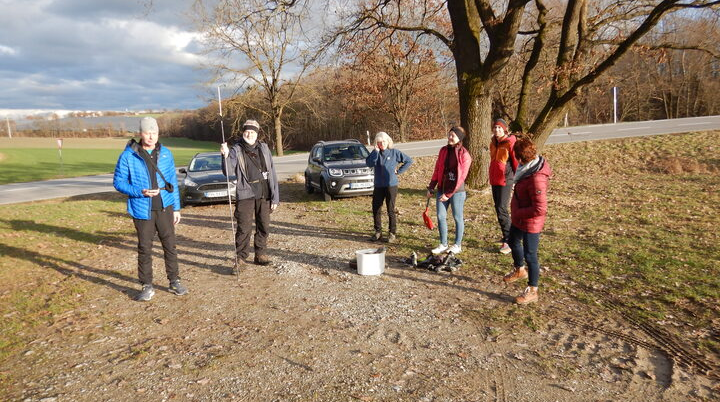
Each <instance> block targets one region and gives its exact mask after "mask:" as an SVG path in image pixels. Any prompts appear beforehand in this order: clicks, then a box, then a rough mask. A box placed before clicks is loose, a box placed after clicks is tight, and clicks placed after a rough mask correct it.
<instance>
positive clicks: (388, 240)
mask: <svg viewBox="0 0 720 402" xmlns="http://www.w3.org/2000/svg"><path fill="white" fill-rule="evenodd" d="M395 240H396V237H395V233H390V234H389V235H388V238H387V242H388V243H395Z"/></svg>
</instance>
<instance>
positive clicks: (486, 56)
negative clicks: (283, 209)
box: [196, 0, 720, 187]
mask: <svg viewBox="0 0 720 402" xmlns="http://www.w3.org/2000/svg"><path fill="white" fill-rule="evenodd" d="M250 3H253V5H252V6H250V9H249V10H248V9H247V8H243V7H244V6H241V5H240V4H239V3H238V0H219V1H217V2H215V3H214V4H215V5H214V6H211V7H208V8H207V9H209V10H211V12H209V13H206V14H205V15H208V16H210V18H207V19H201V20H200V22H201V23H200V24H199V26H198V27H199V30H201V31H203V32H206V35H207V36H206V37H207V38H208V51H209V53H210V54H215V55H216V56H222V58H223V59H224V60H231V61H240V60H242V61H244V62H245V64H244V65H245V66H246V67H245V69H244V70H238V69H236V68H232V67H230V66H229V65H228V64H227V63H225V62H220V63H217V64H214V65H213V68H214V69H215V71H216V72H217V73H218V75H217V77H218V79H219V80H222V79H224V78H226V77H228V75H231V76H234V77H236V78H242V79H243V80H242V81H240V82H239V84H240V87H241V88H243V89H245V92H244V94H241V95H239V97H240V98H242V97H243V96H245V95H246V94H253V93H255V94H257V95H258V96H257V97H256V98H255V100H258V101H264V103H265V104H264V105H262V106H260V107H259V108H258V107H256V106H254V105H251V104H249V103H247V102H245V103H244V104H243V106H244V107H245V109H244V110H241V111H237V112H236V114H237V115H242V114H247V111H248V108H249V109H254V110H270V111H272V113H271V117H272V125H271V127H272V131H273V134H274V138H273V139H274V146H275V148H276V149H277V150H278V154H282V150H283V148H284V147H285V145H286V144H301V143H302V144H303V145H307V144H306V142H307V141H306V140H305V139H304V138H301V137H305V135H303V134H304V133H310V134H311V136H313V137H315V139H318V138H325V139H327V137H326V136H324V135H322V136H320V135H321V134H324V132H325V130H323V129H322V127H323V126H327V125H332V126H339V127H348V126H350V127H357V125H358V123H363V122H364V123H365V124H364V125H365V127H366V128H367V129H370V130H373V129H374V128H375V127H374V124H373V123H377V122H383V123H385V125H384V127H383V128H386V129H387V128H388V127H392V129H393V130H392V131H394V132H395V134H396V136H397V137H398V139H411V138H417V137H416V135H417V136H421V135H422V134H420V133H422V132H423V131H426V132H427V131H431V132H432V131H434V130H436V129H437V130H438V131H441V132H444V131H445V130H446V129H447V127H448V126H449V124H451V123H452V122H453V120H455V122H457V121H458V120H459V122H460V123H461V124H462V125H463V126H464V127H465V128H466V129H467V130H468V136H467V138H466V145H467V147H468V149H469V150H470V152H471V153H472V154H473V156H474V157H475V160H476V161H477V163H475V164H473V167H472V168H471V172H470V176H469V180H468V182H469V184H470V185H471V186H475V187H479V186H482V185H484V184H485V183H486V181H487V176H486V175H487V165H488V159H489V150H488V143H489V139H490V136H491V133H490V130H489V127H490V123H491V120H492V118H493V117H498V116H502V117H506V118H509V120H511V121H512V122H513V127H515V128H516V129H517V130H519V131H524V132H529V133H530V135H531V136H532V138H533V139H534V140H535V141H536V143H537V144H538V145H539V146H540V147H542V145H543V144H544V142H545V141H546V139H547V137H548V136H549V135H550V133H551V131H552V129H553V128H555V127H556V126H557V125H558V124H559V123H560V122H561V121H562V119H563V118H564V117H567V116H571V121H573V122H574V123H590V122H592V121H590V120H592V119H601V118H602V117H603V116H604V115H606V113H607V112H604V111H603V110H608V109H609V108H605V107H604V105H607V104H609V103H610V102H609V101H608V102H597V98H598V96H599V94H607V93H608V90H609V88H610V87H612V86H622V87H623V89H622V93H623V95H624V96H625V98H626V99H627V106H628V107H626V108H625V111H626V118H632V117H631V116H632V115H633V114H634V115H635V116H634V117H635V118H643V117H646V118H647V117H651V116H652V117H677V116H681V115H696V114H702V113H704V112H709V111H711V110H714V108H715V107H716V106H715V105H716V104H717V102H715V101H714V99H713V95H714V94H713V93H712V92H709V91H707V90H705V89H703V87H704V85H702V83H703V81H704V80H705V79H707V78H709V79H710V81H712V82H714V83H716V82H717V55H718V54H720V51H719V49H718V43H720V42H718V41H717V38H718V36H717V34H718V18H717V8H718V6H719V5H720V1H710V0H706V1H703V0H685V1H682V0H632V1H630V0H612V1H609V0H608V1H603V0H601V1H589V0H565V1H560V0H534V1H531V0H508V1H502V2H497V1H491V0H475V1H473V2H467V1H461V0H447V1H441V0H369V1H362V2H353V4H351V5H350V7H345V8H343V9H338V10H334V11H336V12H337V15H338V16H339V17H338V18H339V22H338V23H334V24H333V27H332V29H330V28H328V27H324V28H323V31H324V32H325V35H324V36H322V40H318V41H317V42H313V41H314V40H317V39H318V38H319V37H320V36H317V35H312V34H311V32H312V31H311V30H309V29H308V27H309V26H311V24H312V25H313V26H318V25H322V24H318V22H324V21H321V20H319V19H318V18H317V17H316V16H317V15H324V14H323V12H322V11H323V10H318V7H319V6H318V5H317V4H318V2H310V1H309V0H275V1H264V0H253V1H252V2H250ZM243 4H246V3H243ZM330 4H336V3H335V2H328V3H325V5H324V7H329V5H330ZM196 5H199V6H201V8H202V9H203V10H205V9H206V6H207V5H206V4H204V2H203V1H201V0H198V1H197V2H196ZM229 9H230V10H243V11H242V12H241V13H240V14H241V15H240V16H239V18H235V19H234V20H233V21H234V22H232V21H229V20H228V19H226V18H224V14H223V12H227V11H228V10H229ZM343 10H348V11H343ZM318 11H320V12H319V13H318ZM324 11H325V12H327V11H328V9H327V8H325V9H324ZM198 14H199V13H198ZM258 15H261V16H263V20H262V21H263V22H264V23H267V22H268V21H272V20H274V21H276V23H275V24H274V25H273V30H272V33H273V34H276V33H277V32H286V33H288V32H289V34H286V35H270V36H267V35H265V34H264V33H265V32H267V25H263V24H259V25H260V26H261V29H255V26H253V27H252V29H249V30H248V29H247V28H246V27H247V25H248V24H249V23H250V21H251V20H253V18H255V17H256V16H258ZM313 16H315V18H313ZM288 22H290V24H289V25H288ZM257 23H258V22H257V21H255V24H257ZM703 24H704V26H703ZM698 25H700V26H702V28H703V29H701V30H699V32H702V35H701V36H696V37H693V34H692V33H693V32H698V30H697V28H696V27H697V26H698ZM689 26H692V27H691V28H696V29H688V27H689ZM290 27H292V29H289V28H290ZM218 31H220V32H221V35H217V32H218ZM267 38H271V39H272V40H270V41H267ZM708 38H712V39H710V40H708ZM243 41H245V42H244V43H243ZM263 41H264V44H262V43H261V42H263ZM309 43H310V44H312V43H314V46H313V45H310V46H308V44H309ZM238 44H245V45H247V44H253V45H254V47H253V46H251V47H247V46H245V47H242V46H238ZM300 44H302V46H300ZM219 45H220V46H219ZM268 45H269V46H270V48H271V50H272V51H269V50H268V49H266V48H265V46H268ZM293 49H294V52H293V51H292V50H293ZM329 49H333V50H336V52H335V53H334V55H335V56H336V60H338V62H337V64H335V65H334V67H333V68H332V69H328V68H327V67H325V68H322V69H318V70H315V71H312V69H311V68H309V66H308V65H307V64H304V63H300V64H298V63H297V60H298V59H301V60H303V61H305V60H311V61H313V62H314V61H316V60H319V59H320V57H321V51H325V50H329ZM303 51H304V52H306V53H302V52H303ZM286 52H287V53H286ZM700 52H705V55H703V54H701V53H700ZM258 54H260V55H261V56H260V57H258V56H257V55H258ZM286 54H293V55H295V56H294V57H295V58H294V60H296V65H299V66H300V67H301V68H300V69H299V71H298V72H297V73H296V74H294V75H292V77H294V78H292V79H285V78H283V77H284V76H283V75H282V74H274V73H276V72H279V71H281V70H283V69H287V67H288V65H289V64H288V63H286V60H287V59H289V57H288V58H285V57H284V55H286ZM302 54H304V55H305V56H306V57H300V55H302ZM690 54H692V56H690ZM704 56H705V58H703V57H704ZM690 58H692V59H694V61H697V62H698V63H699V65H698V66H697V68H694V67H693V66H691V64H692V62H691V61H690V60H689V59H690ZM708 61H710V62H709V63H708ZM450 65H451V66H452V68H448V66H450ZM641 66H642V67H645V68H642V69H639V68H638V67H641ZM314 72H315V73H319V74H324V75H325V77H324V78H325V80H324V82H322V83H319V84H318V82H317V74H313V73H314ZM286 76H287V75H286ZM286 76H285V77H286ZM313 76H314V77H313ZM450 77H454V80H455V88H453V87H452V85H449V80H448V79H443V78H450ZM247 80H251V81H252V80H254V81H256V82H257V85H251V86H246V85H244V84H245V83H246V82H247ZM659 81H660V83H658V82H659ZM236 82H237V81H236ZM304 82H307V83H308V85H302V84H303V83H304ZM654 84H656V85H654ZM657 84H659V85H657ZM453 89H454V90H455V94H456V96H457V98H456V99H455V104H457V105H458V106H457V108H454V111H455V112H456V113H452V112H451V113H447V114H446V113H445V111H446V108H445V105H444V104H443V103H444V100H445V97H444V96H443V95H444V94H447V93H452V92H453ZM304 92H307V93H304ZM282 94H284V96H281V95H282ZM433 94H434V95H435V96H433ZM276 95H277V96H280V98H282V100H283V103H282V109H278V104H277V103H276V101H275V100H274V99H276V98H274V97H273V96H276ZM303 95H308V96H307V97H305V96H303ZM332 96H336V97H335V98H332ZM329 97H330V98H329ZM328 99H332V100H334V102H331V103H328ZM309 100H310V101H309ZM311 101H319V102H314V103H313V102H311ZM261 103H262V102H261ZM598 104H599V105H598ZM336 105H342V109H343V110H340V111H339V112H340V113H337V112H338V111H337V108H336ZM285 110H293V111H295V112H296V113H292V112H291V113H285V112H284V111H285ZM277 111H280V112H281V113H278V112H277ZM303 112H306V113H303ZM328 113H332V114H329V115H328ZM307 114H309V115H311V116H312V117H313V118H312V119H308V118H307ZM663 114H664V116H662V115H663ZM294 118H295V119H299V120H294ZM338 119H343V120H345V121H346V122H345V124H342V122H339V121H338ZM338 123H340V124H338ZM348 123H349V124H348ZM318 126H319V127H318ZM290 127H292V128H290ZM435 127H437V128H435ZM288 128H290V129H288ZM301 129H303V133H300V131H301ZM281 130H285V134H287V135H282V131H281ZM292 131H295V139H294V140H292V139H291V138H290V137H292ZM373 131H374V130H373ZM342 134H345V133H342ZM344 136H347V135H346V134H345V135H344Z"/></svg>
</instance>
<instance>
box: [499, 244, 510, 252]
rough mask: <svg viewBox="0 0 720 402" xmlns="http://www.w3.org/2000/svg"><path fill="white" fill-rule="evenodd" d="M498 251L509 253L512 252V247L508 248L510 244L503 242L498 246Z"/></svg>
mask: <svg viewBox="0 0 720 402" xmlns="http://www.w3.org/2000/svg"><path fill="white" fill-rule="evenodd" d="M499 251H500V254H510V253H511V252H512V249H511V248H510V246H508V244H507V243H503V244H502V245H501V246H500V250H499Z"/></svg>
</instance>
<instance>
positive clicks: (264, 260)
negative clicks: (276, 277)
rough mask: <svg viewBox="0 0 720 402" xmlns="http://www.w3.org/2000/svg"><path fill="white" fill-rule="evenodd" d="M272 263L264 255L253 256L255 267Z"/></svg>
mask: <svg viewBox="0 0 720 402" xmlns="http://www.w3.org/2000/svg"><path fill="white" fill-rule="evenodd" d="M270 263H272V261H270V259H269V258H268V257H267V256H266V255H265V254H255V264H257V265H270Z"/></svg>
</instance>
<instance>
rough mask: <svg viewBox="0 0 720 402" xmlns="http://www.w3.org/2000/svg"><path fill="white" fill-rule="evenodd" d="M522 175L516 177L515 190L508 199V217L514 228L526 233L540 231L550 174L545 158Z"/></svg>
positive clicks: (545, 207) (543, 220)
mask: <svg viewBox="0 0 720 402" xmlns="http://www.w3.org/2000/svg"><path fill="white" fill-rule="evenodd" d="M533 170H534V171H533V172H530V173H528V174H526V175H523V176H522V177H516V180H517V179H519V181H516V182H515V191H514V192H513V196H512V200H511V201H510V217H511V219H512V224H513V226H515V227H516V228H518V229H520V230H522V231H524V232H528V233H540V232H542V230H543V226H544V225H545V217H546V216H547V188H548V181H549V180H550V176H551V175H552V170H551V169H550V164H549V163H548V161H547V160H546V159H545V158H541V159H540V164H539V165H538V166H537V167H535V169H533Z"/></svg>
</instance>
